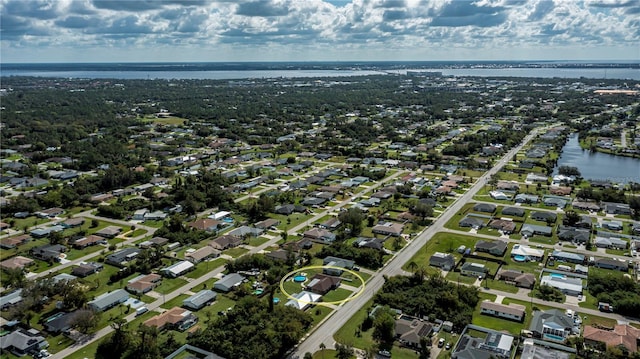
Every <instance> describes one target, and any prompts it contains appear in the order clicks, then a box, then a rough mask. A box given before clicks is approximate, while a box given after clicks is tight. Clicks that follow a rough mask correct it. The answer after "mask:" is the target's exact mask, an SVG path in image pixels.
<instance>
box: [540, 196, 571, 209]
mask: <svg viewBox="0 0 640 359" xmlns="http://www.w3.org/2000/svg"><path fill="white" fill-rule="evenodd" d="M542 203H544V205H545V206H549V207H556V208H564V207H566V206H567V204H568V203H569V199H567V198H561V197H555V196H544V197H542Z"/></svg>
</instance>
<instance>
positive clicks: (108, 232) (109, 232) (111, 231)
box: [95, 226, 122, 238]
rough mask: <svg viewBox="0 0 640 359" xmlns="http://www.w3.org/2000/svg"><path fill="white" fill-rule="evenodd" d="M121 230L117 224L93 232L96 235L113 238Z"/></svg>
mask: <svg viewBox="0 0 640 359" xmlns="http://www.w3.org/2000/svg"><path fill="white" fill-rule="evenodd" d="M121 231H122V228H121V227H118V226H108V227H105V228H103V229H101V230H99V231H97V232H96V233H95V235H96V236H100V237H104V238H115V236H117V235H118V234H120V232H121Z"/></svg>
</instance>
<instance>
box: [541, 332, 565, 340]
mask: <svg viewBox="0 0 640 359" xmlns="http://www.w3.org/2000/svg"><path fill="white" fill-rule="evenodd" d="M544 337H545V338H547V339H551V340H555V341H558V342H563V341H564V338H563V337H561V336H559V335H555V334H549V333H544Z"/></svg>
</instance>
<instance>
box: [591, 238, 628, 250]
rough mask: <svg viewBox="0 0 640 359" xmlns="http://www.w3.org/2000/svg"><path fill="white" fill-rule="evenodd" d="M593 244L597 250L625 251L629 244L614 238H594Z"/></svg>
mask: <svg viewBox="0 0 640 359" xmlns="http://www.w3.org/2000/svg"><path fill="white" fill-rule="evenodd" d="M593 243H594V244H595V245H596V247H598V248H609V249H620V250H625V249H627V247H628V246H629V242H627V241H625V240H624V239H620V238H615V237H599V236H598V237H596V238H595V239H594V241H593Z"/></svg>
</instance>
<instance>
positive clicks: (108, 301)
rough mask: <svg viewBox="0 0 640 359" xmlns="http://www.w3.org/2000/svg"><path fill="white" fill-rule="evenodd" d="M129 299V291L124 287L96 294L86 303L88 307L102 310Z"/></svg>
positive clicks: (98, 310)
mask: <svg viewBox="0 0 640 359" xmlns="http://www.w3.org/2000/svg"><path fill="white" fill-rule="evenodd" d="M128 299H129V293H127V291H126V290H124V289H116V290H114V291H111V292H107V293H104V294H102V295H99V296H97V297H96V298H95V299H94V300H92V301H90V302H88V303H87V305H88V306H89V308H91V309H93V310H95V311H97V312H104V311H105V310H107V309H110V308H113V307H115V306H117V305H118V304H121V303H124V302H126V301H127V300H128Z"/></svg>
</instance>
